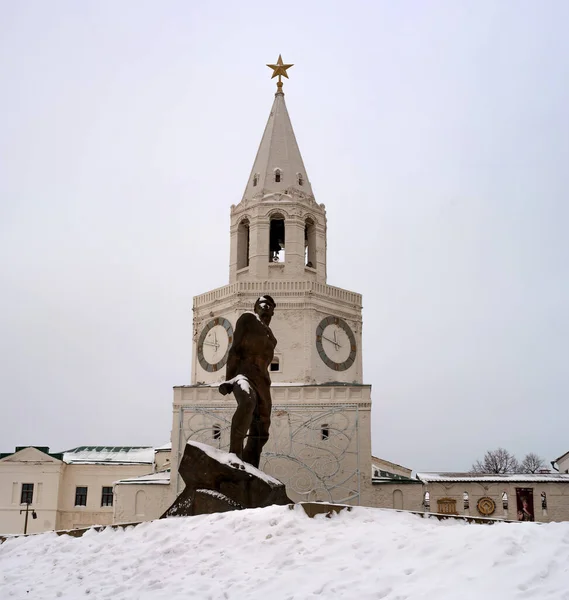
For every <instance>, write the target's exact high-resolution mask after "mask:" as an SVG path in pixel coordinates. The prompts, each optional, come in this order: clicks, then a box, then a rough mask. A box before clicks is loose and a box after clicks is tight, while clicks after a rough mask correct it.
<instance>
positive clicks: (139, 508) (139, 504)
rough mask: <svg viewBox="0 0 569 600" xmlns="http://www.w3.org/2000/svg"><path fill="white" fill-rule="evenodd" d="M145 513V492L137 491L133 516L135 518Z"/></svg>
mask: <svg viewBox="0 0 569 600" xmlns="http://www.w3.org/2000/svg"><path fill="white" fill-rule="evenodd" d="M145 511H146V492H144V491H143V490H138V492H136V496H135V497H134V514H135V515H137V516H142V515H144V513H145Z"/></svg>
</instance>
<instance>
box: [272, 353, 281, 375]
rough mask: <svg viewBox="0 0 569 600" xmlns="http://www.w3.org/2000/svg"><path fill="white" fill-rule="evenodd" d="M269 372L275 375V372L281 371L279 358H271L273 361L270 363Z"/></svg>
mask: <svg viewBox="0 0 569 600" xmlns="http://www.w3.org/2000/svg"><path fill="white" fill-rule="evenodd" d="M270 370H271V371H273V372H275V373H276V372H277V371H280V370H281V363H280V361H279V357H278V356H275V357H274V358H273V360H272V362H271V367H270Z"/></svg>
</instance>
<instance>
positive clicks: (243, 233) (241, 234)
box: [237, 219, 249, 269]
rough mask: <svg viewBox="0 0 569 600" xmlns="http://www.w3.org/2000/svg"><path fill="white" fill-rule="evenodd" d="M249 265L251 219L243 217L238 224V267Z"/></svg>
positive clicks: (242, 267)
mask: <svg viewBox="0 0 569 600" xmlns="http://www.w3.org/2000/svg"><path fill="white" fill-rule="evenodd" d="M248 266H249V221H248V220H247V219H243V220H242V221H241V222H240V223H239V225H238V226H237V269H244V268H245V267H248Z"/></svg>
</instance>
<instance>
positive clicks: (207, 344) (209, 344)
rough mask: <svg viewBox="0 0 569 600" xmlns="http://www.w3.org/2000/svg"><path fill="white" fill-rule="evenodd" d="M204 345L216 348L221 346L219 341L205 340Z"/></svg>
mask: <svg viewBox="0 0 569 600" xmlns="http://www.w3.org/2000/svg"><path fill="white" fill-rule="evenodd" d="M203 345H204V346H213V347H214V348H215V349H216V350H217V349H218V348H219V344H218V343H212V342H204V343H203Z"/></svg>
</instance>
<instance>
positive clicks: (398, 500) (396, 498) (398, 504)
mask: <svg viewBox="0 0 569 600" xmlns="http://www.w3.org/2000/svg"><path fill="white" fill-rule="evenodd" d="M393 508H395V509H397V510H403V492H402V491H401V490H393Z"/></svg>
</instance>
